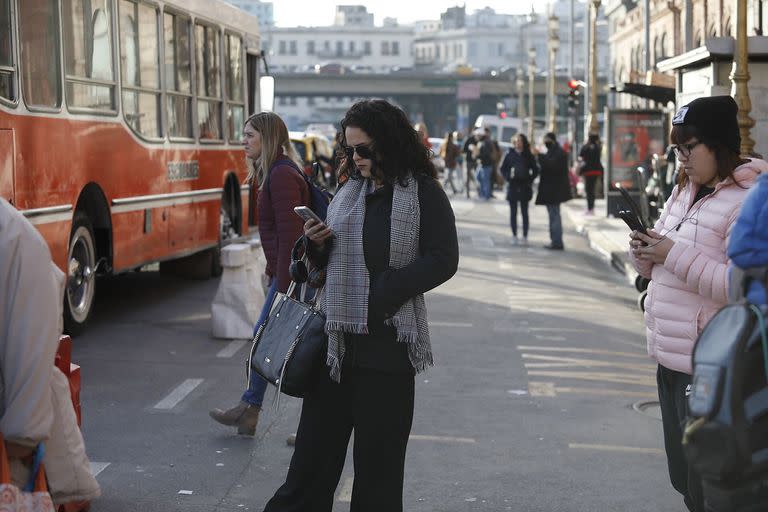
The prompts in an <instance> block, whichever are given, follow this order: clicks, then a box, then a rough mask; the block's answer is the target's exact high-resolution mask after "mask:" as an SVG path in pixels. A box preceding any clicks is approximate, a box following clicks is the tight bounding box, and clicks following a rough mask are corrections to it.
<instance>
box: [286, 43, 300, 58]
mask: <svg viewBox="0 0 768 512" xmlns="http://www.w3.org/2000/svg"><path fill="white" fill-rule="evenodd" d="M288 46H289V49H288V53H290V54H291V55H296V54H297V53H298V51H297V49H296V46H297V45H296V41H291V42H290V43H289V44H288Z"/></svg>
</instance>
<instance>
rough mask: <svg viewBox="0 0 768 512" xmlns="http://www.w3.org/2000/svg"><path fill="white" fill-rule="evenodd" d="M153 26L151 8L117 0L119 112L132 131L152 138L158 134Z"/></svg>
mask: <svg viewBox="0 0 768 512" xmlns="http://www.w3.org/2000/svg"><path fill="white" fill-rule="evenodd" d="M157 29H158V27H157V9H156V8H155V7H151V6H149V5H145V4H140V3H136V2H133V1H131V0H121V1H120V42H121V43H122V44H121V45H120V70H121V71H122V80H123V113H124V115H125V120H126V122H127V123H128V125H129V126H130V127H131V128H132V129H133V130H134V131H136V133H138V134H140V135H143V136H145V137H152V138H158V137H160V135H161V130H160V74H159V62H160V60H159V57H158V48H157V41H158V33H157Z"/></svg>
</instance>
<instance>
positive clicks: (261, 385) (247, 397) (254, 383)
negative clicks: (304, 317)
mask: <svg viewBox="0 0 768 512" xmlns="http://www.w3.org/2000/svg"><path fill="white" fill-rule="evenodd" d="M301 287H302V285H298V286H296V295H295V296H296V297H299V296H301ZM276 294H277V279H272V284H271V285H270V286H269V290H268V291H267V295H266V297H265V298H264V307H263V308H261V314H260V315H259V319H258V320H256V325H254V326H253V335H254V336H256V331H258V330H259V327H260V326H261V324H263V323H264V322H265V321H266V320H267V317H268V316H269V310H270V308H271V307H272V301H273V300H274V298H275V295H276ZM314 295H315V289H314V288H308V289H307V296H306V297H305V300H311V299H312V297H313V296H314ZM248 364H250V361H249V363H248ZM266 392H267V381H265V380H264V379H262V378H261V375H259V374H258V373H256V372H254V371H252V372H251V378H250V380H249V381H248V389H246V390H245V393H243V396H242V397H241V398H240V400H241V401H243V402H245V403H247V404H250V405H255V406H256V407H261V404H262V403H263V402H264V393H266Z"/></svg>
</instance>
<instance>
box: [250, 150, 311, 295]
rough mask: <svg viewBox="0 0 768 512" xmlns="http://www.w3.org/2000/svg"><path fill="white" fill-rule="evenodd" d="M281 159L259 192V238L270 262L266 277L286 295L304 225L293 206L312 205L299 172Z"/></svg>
mask: <svg viewBox="0 0 768 512" xmlns="http://www.w3.org/2000/svg"><path fill="white" fill-rule="evenodd" d="M287 159H288V157H286V156H284V155H280V156H279V157H278V159H277V160H276V161H275V162H276V163H275V164H273V165H272V168H271V169H270V170H269V173H268V176H267V178H266V179H267V183H266V184H265V185H264V187H263V188H261V189H260V190H259V196H258V206H259V236H260V237H261V247H262V248H263V249H264V256H266V258H267V269H266V273H267V275H268V276H270V277H271V278H273V279H277V290H278V291H279V292H283V293H285V291H286V290H288V285H290V284H291V276H290V273H289V272H288V268H289V267H290V265H291V249H292V248H293V244H294V243H295V242H296V239H298V238H299V237H300V236H301V235H302V234H303V233H304V221H303V220H302V219H301V217H299V216H298V215H296V213H295V212H294V211H293V208H294V206H300V205H309V200H310V196H309V188H308V187H307V183H306V182H305V181H304V178H303V177H302V176H301V174H299V172H300V171H298V170H297V169H296V168H294V167H292V166H291V165H289V164H288V163H286V162H280V160H287Z"/></svg>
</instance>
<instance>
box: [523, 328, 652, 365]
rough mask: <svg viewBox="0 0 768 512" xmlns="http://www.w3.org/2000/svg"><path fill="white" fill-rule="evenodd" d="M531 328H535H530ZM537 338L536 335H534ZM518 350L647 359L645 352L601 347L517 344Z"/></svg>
mask: <svg viewBox="0 0 768 512" xmlns="http://www.w3.org/2000/svg"><path fill="white" fill-rule="evenodd" d="M531 330H532V331H533V330H535V329H534V328H531ZM536 337H537V338H538V336H536ZM517 349H518V350H536V351H540V352H577V353H580V354H603V355H606V356H622V357H634V358H639V359H648V356H647V355H646V354H637V353H634V352H620V351H618V350H604V349H601V348H581V347H538V346H535V345H518V346H517Z"/></svg>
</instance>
